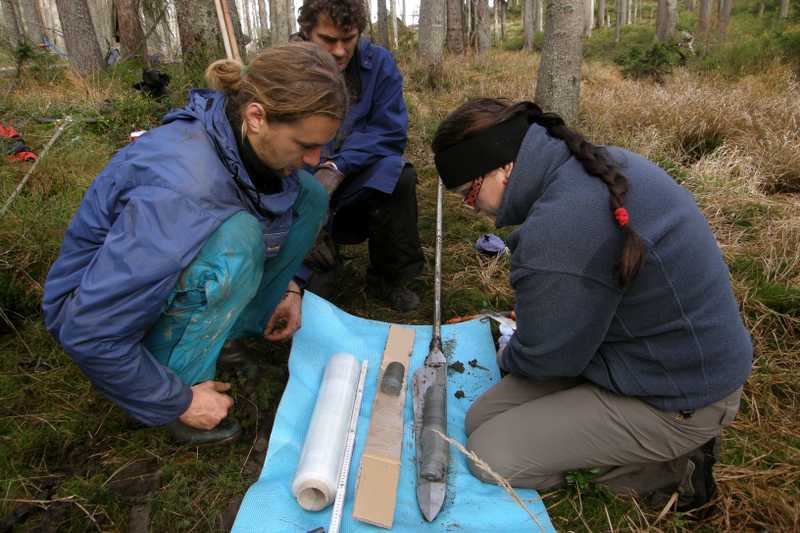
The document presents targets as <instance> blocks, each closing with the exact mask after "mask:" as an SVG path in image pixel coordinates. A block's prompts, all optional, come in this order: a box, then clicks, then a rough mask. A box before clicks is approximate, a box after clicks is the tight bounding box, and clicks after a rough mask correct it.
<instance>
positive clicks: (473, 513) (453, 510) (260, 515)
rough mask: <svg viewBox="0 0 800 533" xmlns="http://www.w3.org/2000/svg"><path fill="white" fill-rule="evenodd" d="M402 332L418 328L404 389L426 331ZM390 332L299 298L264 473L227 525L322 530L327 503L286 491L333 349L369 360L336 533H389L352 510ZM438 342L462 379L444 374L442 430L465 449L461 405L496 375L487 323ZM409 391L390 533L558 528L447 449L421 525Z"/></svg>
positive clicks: (457, 327)
mask: <svg viewBox="0 0 800 533" xmlns="http://www.w3.org/2000/svg"><path fill="white" fill-rule="evenodd" d="M408 327H412V328H414V329H415V331H416V337H415V339H414V351H413V353H412V356H411V362H410V365H409V370H408V374H407V379H408V380H409V383H410V380H411V379H412V377H411V376H412V374H413V372H414V370H416V369H417V368H419V367H420V366H422V364H423V362H424V360H425V356H426V355H427V354H428V345H429V343H430V339H431V327H430V326H408ZM388 335H389V323H387V322H377V321H374V320H366V319H363V318H358V317H355V316H352V315H349V314H347V313H345V312H343V311H341V310H340V309H338V308H336V307H335V306H334V305H332V304H330V303H328V302H327V301H325V300H323V299H322V298H319V297H317V296H315V295H313V294H311V293H306V296H305V298H303V327H302V329H301V330H300V331H299V332H298V333H297V334H296V335H295V337H294V341H293V345H292V353H291V356H290V357H289V374H290V377H289V382H288V383H287V385H286V390H285V391H284V393H283V397H282V398H281V402H280V405H279V406H278V411H277V413H276V416H275V423H274V426H273V429H272V434H271V436H270V440H269V448H268V450H267V457H266V460H265V462H264V468H263V470H262V472H261V476H260V477H259V479H258V481H257V482H256V483H255V484H253V486H251V487H250V489H249V490H248V491H247V494H246V495H245V498H244V500H243V502H242V505H241V507H240V509H239V514H238V515H237V517H236V522H235V523H234V526H233V531H234V533H246V532H247V533H249V532H269V533H275V532H283V531H286V532H298V533H306V532H307V531H309V530H312V529H315V528H317V527H322V528H324V529H326V530H327V529H328V524H329V521H330V517H331V510H332V506H330V507H328V508H327V509H325V510H323V511H319V512H308V511H305V510H304V509H303V508H301V507H300V506H299V505H298V503H297V501H296V500H295V498H294V496H293V495H292V490H291V485H292V479H293V478H294V474H295V470H296V468H297V463H298V461H299V459H300V452H301V450H302V448H303V441H304V438H305V434H306V430H307V429H308V424H309V422H310V420H311V413H312V411H313V410H314V404H315V402H316V399H317V391H318V389H319V386H320V383H321V381H322V375H323V373H324V371H325V364H326V363H327V361H328V359H329V358H330V357H331V356H332V355H333V354H334V353H336V352H349V353H352V354H353V355H355V356H356V358H357V359H359V360H364V359H368V360H369V366H368V368H369V371H368V373H367V379H366V383H365V387H364V397H363V400H362V402H363V403H362V405H361V414H360V417H359V421H358V433H357V436H356V446H355V450H354V453H353V458H352V464H351V467H350V474H349V477H348V482H347V497H346V501H345V505H344V513H343V516H342V524H341V529H340V531H342V532H343V533H347V532H362V531H385V530H384V529H382V528H379V527H375V526H372V525H369V524H365V523H363V522H359V521H357V520H355V519H353V517H352V511H353V500H354V496H355V484H356V479H357V477H358V469H359V465H360V460H361V453H362V451H363V449H364V443H365V440H366V435H367V431H368V428H369V422H370V415H371V411H372V401H373V399H374V397H375V392H376V390H377V378H378V371H379V369H380V364H381V359H382V357H383V350H384V347H385V345H386V339H387V337H388ZM442 341H443V347H444V351H445V353H446V354H447V355H448V358H449V361H450V362H451V363H453V362H455V361H461V362H462V363H463V364H464V367H465V370H464V372H463V373H458V372H455V371H452V370H451V371H449V376H448V404H447V423H448V433H449V435H450V437H452V438H454V439H456V440H458V441H459V442H461V443H462V444H463V443H465V442H466V435H465V434H464V415H465V414H466V411H467V409H468V408H469V406H470V404H471V403H472V402H473V401H474V400H475V399H476V398H477V397H478V396H479V395H480V394H481V393H482V392H483V391H485V390H486V389H487V388H489V387H490V386H491V385H492V384H493V383H496V382H497V380H498V379H499V373H498V370H497V364H496V363H495V349H494V343H493V342H492V337H491V332H490V329H489V324H488V323H486V322H481V321H479V320H472V321H469V322H463V323H461V324H454V325H446V326H443V327H442ZM472 359H477V363H478V365H480V366H481V367H483V368H479V367H472V366H470V365H469V364H468V362H469V361H471V360H472ZM459 390H460V391H462V392H463V393H464V397H463V398H461V399H458V398H456V397H455V393H456V392H457V391H459ZM407 394H408V396H407V398H406V403H405V428H404V436H403V439H404V440H403V456H402V459H401V471H400V481H399V483H398V487H397V507H396V510H395V515H394V525H393V526H392V531H393V532H396V533H412V532H413V533H416V532H420V531H450V530H454V531H465V532H467V531H468V532H471V533H481V532H486V533H490V532H491V533H495V532H497V531H503V532H515V531H537V532H538V531H543V532H552V531H555V530H554V529H553V526H552V524H551V523H550V518H549V517H548V515H547V510H546V509H545V507H544V504H543V503H542V501H541V499H540V497H539V495H538V493H537V492H536V491H534V490H528V489H520V490H517V494H518V495H519V496H520V498H522V500H523V501H524V502H525V504H526V505H528V508H529V509H530V510H531V512H532V513H533V514H534V516H536V521H533V520H531V517H530V516H529V515H528V514H527V513H526V512H525V511H524V510H523V509H522V508H521V507H519V505H517V504H516V503H515V502H514V501H513V500H512V499H511V497H510V496H509V495H508V494H507V493H506V492H505V491H504V490H503V489H502V488H500V487H499V486H497V485H491V484H488V483H483V482H481V481H480V480H478V479H476V478H475V477H473V476H472V474H470V472H469V470H468V468H467V461H466V458H465V457H464V455H463V454H461V453H460V452H458V451H457V450H456V449H455V448H453V447H452V446H451V447H450V456H451V460H450V471H449V478H448V487H447V499H446V500H445V504H444V507H443V508H442V511H441V512H440V513H439V516H438V517H437V518H436V520H435V521H434V522H432V523H428V522H425V520H424V518H423V517H422V514H421V513H420V510H419V506H418V504H417V496H416V467H415V462H414V431H413V423H412V420H413V415H412V402H411V387H410V386H409V387H408V391H407Z"/></svg>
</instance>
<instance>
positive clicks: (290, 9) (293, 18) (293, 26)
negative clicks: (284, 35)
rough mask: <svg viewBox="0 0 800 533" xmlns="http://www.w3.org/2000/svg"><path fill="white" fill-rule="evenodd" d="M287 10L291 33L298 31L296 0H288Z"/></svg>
mask: <svg viewBox="0 0 800 533" xmlns="http://www.w3.org/2000/svg"><path fill="white" fill-rule="evenodd" d="M286 4H287V5H286V12H287V13H288V16H289V35H291V34H293V33H297V10H296V9H295V8H294V0H286Z"/></svg>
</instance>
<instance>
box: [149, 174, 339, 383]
mask: <svg viewBox="0 0 800 533" xmlns="http://www.w3.org/2000/svg"><path fill="white" fill-rule="evenodd" d="M300 183H301V191H300V195H299V197H298V199H297V202H296V203H295V205H294V217H293V221H292V225H291V228H290V229H289V233H288V236H287V237H286V240H285V241H284V242H283V246H282V247H281V249H280V251H279V252H278V253H277V255H275V256H273V257H268V258H267V259H266V260H265V259H264V252H265V247H264V237H265V236H264V235H263V234H262V232H263V230H262V227H261V224H259V222H258V220H257V219H256V218H255V217H254V216H252V215H250V214H249V213H248V212H247V211H240V212H238V213H236V214H235V215H233V216H231V217H230V218H229V219H227V220H226V221H225V222H223V223H222V225H221V226H220V227H219V228H217V230H216V231H215V232H214V233H213V234H211V236H210V237H209V238H208V240H207V241H206V242H205V244H204V245H203V247H202V248H201V249H200V252H199V253H198V254H197V257H195V258H194V260H193V261H192V262H191V263H190V264H189V266H188V267H187V268H186V269H185V270H184V271H183V273H182V274H181V276H180V278H179V279H178V283H177V284H176V286H175V289H174V290H173V292H172V295H171V296H170V298H169V300H168V303H167V309H166V311H164V313H163V314H162V315H161V317H160V318H159V320H158V322H156V324H155V325H154V326H153V327H152V328H151V329H150V330H149V331H148V332H147V335H146V336H145V339H144V345H145V346H146V347H147V349H148V350H149V351H150V353H151V354H152V355H153V356H154V357H155V358H156V359H157V360H158V361H159V362H160V363H161V364H163V365H165V366H167V367H168V368H170V369H172V370H173V371H174V372H175V373H176V374H177V375H178V377H180V378H181V380H183V382H184V383H186V384H188V385H194V384H196V383H200V382H202V381H207V380H209V379H213V378H214V375H215V372H216V362H217V357H218V356H219V352H220V349H221V348H222V345H223V344H224V343H225V341H226V340H228V339H239V338H244V337H252V336H261V335H262V333H263V331H264V327H265V326H266V324H267V321H268V320H269V318H270V317H271V316H272V312H273V311H274V310H275V307H276V306H277V305H278V303H279V302H280V300H281V298H282V297H283V295H284V292H285V291H286V287H287V286H288V284H289V281H291V279H292V277H293V276H294V274H295V273H296V272H297V270H298V268H299V267H300V264H301V263H302V261H303V258H304V257H305V256H306V253H307V252H308V251H309V249H310V248H311V246H312V245H313V244H314V241H315V239H316V237H317V233H318V232H319V229H320V227H321V226H322V222H323V217H324V215H325V211H326V209H327V204H328V195H327V193H326V192H325V190H324V189H323V188H322V186H321V185H320V184H319V183H318V182H317V180H316V179H314V178H313V176H311V175H310V174H304V175H302V176H301V180H300Z"/></svg>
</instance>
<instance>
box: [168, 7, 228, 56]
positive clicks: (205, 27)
mask: <svg viewBox="0 0 800 533" xmlns="http://www.w3.org/2000/svg"><path fill="white" fill-rule="evenodd" d="M223 1H224V0H223ZM175 9H176V12H177V16H178V31H179V33H180V36H181V54H182V55H183V62H184V64H200V65H204V64H208V63H210V62H211V61H213V60H215V59H220V58H223V57H225V47H224V46H223V44H222V34H221V33H220V27H219V19H218V18H217V11H216V9H215V7H214V2H213V0H202V1H198V0H175ZM231 18H233V13H231ZM234 26H235V24H234ZM239 44H241V43H239Z"/></svg>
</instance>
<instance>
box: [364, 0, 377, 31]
mask: <svg viewBox="0 0 800 533" xmlns="http://www.w3.org/2000/svg"><path fill="white" fill-rule="evenodd" d="M369 4H370V2H369V0H361V5H363V6H364V13H365V14H366V16H367V27H366V28H364V35H365V36H366V37H369V38H370V39H372V37H373V35H374V33H375V32H374V31H373V28H372V8H370V5H369Z"/></svg>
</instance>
